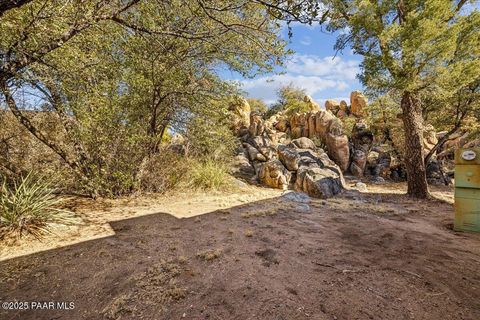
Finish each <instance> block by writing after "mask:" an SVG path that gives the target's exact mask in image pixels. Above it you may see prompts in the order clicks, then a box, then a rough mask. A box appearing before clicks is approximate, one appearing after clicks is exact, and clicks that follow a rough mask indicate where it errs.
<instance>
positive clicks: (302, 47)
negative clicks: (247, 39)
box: [223, 0, 480, 106]
mask: <svg viewBox="0 0 480 320" xmlns="http://www.w3.org/2000/svg"><path fill="white" fill-rule="evenodd" d="M475 9H476V10H478V9H480V1H479V0H476V1H474V2H471V3H467V4H466V5H465V6H464V8H463V9H462V13H463V14H469V13H470V12H471V11H472V10H475ZM292 28H293V29H292V30H293V37H292V38H291V39H288V36H287V28H286V27H285V28H284V29H283V32H282V33H283V34H282V36H283V37H284V38H285V39H287V40H288V41H289V45H288V48H290V49H293V50H294V51H295V54H294V55H293V56H291V57H290V58H289V59H288V62H287V64H286V66H285V68H284V70H283V71H284V73H283V74H279V75H266V76H260V77H256V78H254V79H243V78H241V77H240V76H238V75H234V74H232V73H224V75H223V76H224V77H226V78H227V79H234V80H238V81H239V82H240V83H241V85H242V88H243V90H244V91H245V92H246V96H247V97H249V98H260V99H263V100H264V101H265V102H267V103H269V104H270V103H273V102H275V101H276V99H277V98H276V91H277V90H278V88H280V87H282V86H284V85H288V84H290V83H292V84H293V85H295V86H297V87H301V88H304V89H305V90H306V91H307V93H308V94H309V95H311V96H312V97H313V98H314V100H316V101H317V102H318V103H319V104H320V105H321V106H323V105H324V104H325V100H326V99H336V100H338V101H340V100H345V101H347V102H348V103H349V97H350V92H351V91H354V90H363V87H362V85H361V84H360V82H359V81H358V80H357V78H356V75H357V74H358V73H359V71H360V70H359V65H360V62H361V61H362V57H361V56H359V55H354V54H353V53H352V51H351V50H350V49H346V50H345V51H344V52H342V53H338V54H337V55H336V57H335V58H334V56H335V50H334V49H333V47H334V45H335V40H336V36H337V34H331V33H327V32H325V31H322V29H321V27H320V26H319V25H316V26H308V25H301V24H298V23H296V24H294V25H293V27H292Z"/></svg>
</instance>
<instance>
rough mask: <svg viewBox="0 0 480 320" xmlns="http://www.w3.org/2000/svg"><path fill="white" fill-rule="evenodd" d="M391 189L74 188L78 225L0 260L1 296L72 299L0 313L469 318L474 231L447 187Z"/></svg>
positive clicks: (477, 269) (476, 276)
mask: <svg viewBox="0 0 480 320" xmlns="http://www.w3.org/2000/svg"><path fill="white" fill-rule="evenodd" d="M402 191H404V186H403V185H384V186H381V187H377V186H369V192H368V193H359V192H356V191H352V190H350V191H346V192H345V193H344V194H343V195H341V196H340V197H336V198H334V199H329V200H314V199H312V200H311V202H310V204H309V207H310V210H308V208H306V206H305V205H304V204H299V203H295V202H292V201H287V200H285V198H284V197H281V194H280V192H278V191H275V190H268V189H260V188H249V189H248V190H247V191H244V192H243V193H235V194H233V195H228V194H218V195H212V196H210V197H211V198H209V196H205V195H203V196H202V195H184V196H182V197H180V198H175V197H172V198H170V200H169V201H167V200H166V199H165V198H163V197H160V198H158V199H153V198H151V199H147V198H144V199H136V200H129V201H127V200H123V201H124V202H118V201H117V202H100V203H98V202H97V203H96V205H97V206H98V208H95V210H92V208H91V204H89V203H88V201H87V202H86V201H78V200H77V203H75V207H77V208H80V209H79V212H80V213H81V215H82V217H83V219H84V220H85V221H87V225H85V226H83V227H80V228H78V229H76V231H75V232H76V234H75V233H72V232H73V231H72V230H67V231H59V233H58V235H57V238H59V239H62V238H68V239H67V240H66V241H63V242H62V240H59V241H57V242H55V241H54V240H53V239H50V238H49V240H46V241H45V242H44V244H43V245H39V244H36V245H31V247H30V249H28V245H27V244H26V243H20V244H17V245H16V246H14V247H9V248H4V250H3V251H2V252H3V258H2V259H3V260H2V261H0V301H14V300H17V301H26V302H32V301H35V302H49V301H55V302H67V303H70V302H73V304H74V308H70V309H69V310H47V309H48V308H44V309H43V310H40V309H37V310H26V311H25V310H24V311H21V310H18V311H14V310H2V309H1V308H0V319H2V320H3V319H68V320H70V319H155V320H156V319H222V320H223V319H272V320H273V319H275V320H277V319H285V320H289V319H348V320H349V319H395V320H396V319H435V320H437V319H480V235H477V234H469V233H458V232H454V231H452V230H451V222H452V218H453V207H452V204H451V201H452V193H451V190H450V189H438V190H436V192H435V193H434V194H435V196H436V197H437V199H435V200H430V201H413V200H410V199H408V198H406V197H405V196H403V195H402V194H401V192H402ZM127 202H128V203H127ZM169 205H170V207H169ZM88 208H90V209H89V210H88ZM152 210H153V211H152ZM204 211H205V212H207V213H205V214H202V215H198V216H194V215H196V214H197V213H203V212H204ZM165 212H169V213H170V214H165ZM172 214H175V215H172ZM180 217H184V218H180ZM105 225H108V228H110V229H108V228H107V227H106V226H105ZM75 239H76V240H75ZM74 242H76V243H74ZM31 243H32V242H31V241H30V244H31ZM67 244H68V245H67ZM57 246H59V247H58V248H56V247H57ZM47 249H48V250H47ZM15 250H17V251H15ZM40 250H44V251H40ZM25 253H30V254H28V255H26V254H25ZM37 305H38V304H37ZM67 305H68V306H70V305H69V304H67ZM30 306H31V304H30ZM43 306H44V305H43ZM44 307H45V306H44Z"/></svg>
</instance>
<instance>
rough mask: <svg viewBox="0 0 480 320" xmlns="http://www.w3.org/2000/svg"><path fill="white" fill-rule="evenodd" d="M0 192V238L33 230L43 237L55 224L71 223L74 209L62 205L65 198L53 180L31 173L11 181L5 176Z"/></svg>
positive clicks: (17, 235) (35, 235)
mask: <svg viewBox="0 0 480 320" xmlns="http://www.w3.org/2000/svg"><path fill="white" fill-rule="evenodd" d="M3 180H4V181H3V183H2V185H1V190H0V191H1V194H0V239H4V238H6V237H17V238H20V237H22V236H24V235H27V234H31V235H33V236H34V237H36V238H40V237H41V236H42V235H44V234H46V233H51V227H52V226H54V225H70V224H73V223H75V222H76V221H77V220H76V218H75V216H74V214H73V212H71V211H68V210H65V209H61V208H59V205H60V204H61V203H62V202H63V201H64V200H65V199H64V198H61V197H58V196H56V195H55V194H54V191H55V189H54V188H53V183H52V180H49V179H45V178H41V177H37V176H35V175H34V174H32V173H29V174H28V175H26V176H25V177H23V178H21V179H20V180H19V181H15V182H13V183H12V184H11V185H9V184H8V183H7V181H6V179H3Z"/></svg>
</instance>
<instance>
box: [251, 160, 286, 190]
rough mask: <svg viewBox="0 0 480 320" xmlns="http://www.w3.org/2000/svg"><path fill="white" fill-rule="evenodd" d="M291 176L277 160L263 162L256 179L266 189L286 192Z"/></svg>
mask: <svg viewBox="0 0 480 320" xmlns="http://www.w3.org/2000/svg"><path fill="white" fill-rule="evenodd" d="M291 177H292V174H291V173H290V172H289V171H288V170H287V169H286V168H285V167H284V166H283V164H282V162H281V161H280V160H278V159H273V160H270V161H268V162H265V163H264V164H263V165H262V166H261V168H260V170H259V172H258V179H259V180H260V182H261V183H262V184H264V185H266V186H268V187H272V188H277V189H283V190H286V189H287V188H288V185H289V183H290V179H291Z"/></svg>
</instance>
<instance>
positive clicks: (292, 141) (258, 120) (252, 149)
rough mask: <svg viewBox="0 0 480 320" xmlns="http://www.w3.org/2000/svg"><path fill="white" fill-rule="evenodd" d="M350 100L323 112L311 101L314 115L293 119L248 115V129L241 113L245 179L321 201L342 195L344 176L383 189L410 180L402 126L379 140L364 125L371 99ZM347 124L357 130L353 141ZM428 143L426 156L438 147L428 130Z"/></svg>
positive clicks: (334, 103)
mask: <svg viewBox="0 0 480 320" xmlns="http://www.w3.org/2000/svg"><path fill="white" fill-rule="evenodd" d="M350 99H351V101H350V103H351V105H350V106H349V105H347V102H346V101H344V100H342V101H341V102H340V103H339V102H337V101H335V100H327V101H326V102H325V107H326V109H327V110H320V109H319V106H318V104H316V103H315V102H314V101H313V100H312V98H311V97H309V96H306V97H305V98H304V101H305V102H307V103H308V104H309V106H310V110H311V111H309V112H303V113H293V114H291V115H289V114H287V113H286V112H278V113H277V114H274V115H273V116H271V117H270V118H268V119H264V118H263V115H261V114H258V113H254V112H251V113H250V112H248V114H249V119H248V126H245V122H246V121H245V117H244V115H245V114H246V113H247V109H248V108H246V107H243V108H239V107H238V108H237V109H235V110H236V111H235V113H236V114H237V116H239V115H243V116H242V126H243V127H242V128H243V129H242V130H240V131H237V134H238V135H239V137H241V140H242V143H243V155H237V157H236V162H237V163H238V164H239V167H241V168H243V169H242V170H243V172H244V173H248V174H252V173H253V172H255V174H256V178H257V180H258V181H259V182H260V183H262V184H264V185H266V186H270V187H274V188H281V189H285V188H287V187H290V188H293V189H295V190H298V191H303V192H305V193H308V194H309V195H311V196H314V197H321V198H325V197H330V196H333V195H335V194H337V193H339V192H340V191H341V190H342V188H343V185H344V183H343V172H349V173H351V174H353V175H354V176H357V177H363V176H364V175H366V176H368V177H370V178H371V179H372V181H374V182H378V183H381V182H383V181H385V179H393V180H402V179H405V167H404V165H403V163H402V161H401V159H402V158H403V150H402V148H401V147H399V146H403V141H402V139H403V133H402V132H401V129H402V127H401V124H400V123H399V125H398V128H397V127H395V126H394V127H391V128H390V132H389V134H390V137H389V141H383V140H382V141H380V140H376V138H375V137H374V135H373V133H372V131H371V130H370V129H369V128H368V126H367V125H366V120H364V119H363V117H364V116H365V115H366V112H365V107H366V106H367V99H366V98H365V96H364V95H363V94H362V93H361V92H359V91H354V92H352V94H351V97H350ZM242 110H243V111H242ZM242 112H243V113H242ZM344 124H345V125H347V127H351V126H352V125H353V129H351V130H352V131H351V134H350V132H348V133H349V134H350V135H349V136H347V134H346V133H345V132H344V130H345V129H344ZM397 129H398V130H397ZM349 130H350V129H349ZM424 138H425V149H426V151H428V150H431V148H432V147H433V146H434V145H435V143H437V141H438V137H437V135H436V133H435V130H434V128H433V127H426V130H425V134H424ZM462 138H463V137H462ZM324 150H325V151H324ZM246 161H249V162H250V166H248V165H247V163H246ZM435 168H437V167H436V166H435V165H434V164H432V165H431V166H430V169H431V170H430V171H429V172H431V175H430V177H431V178H430V180H431V181H433V180H435V181H440V180H441V179H443V178H444V176H443V175H442V174H441V172H440V176H439V174H438V172H439V171H438V170H436V169H435Z"/></svg>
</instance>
